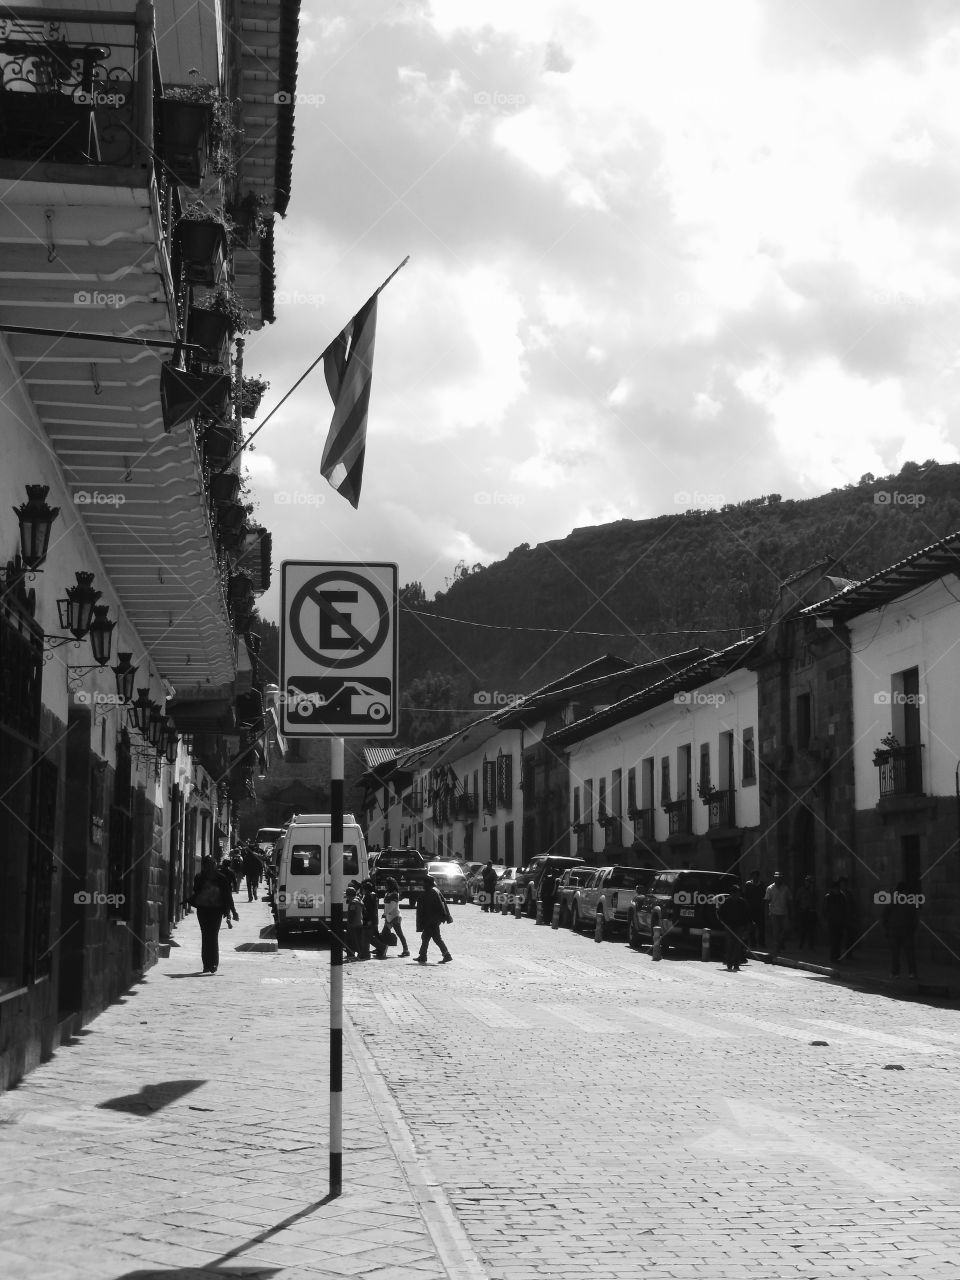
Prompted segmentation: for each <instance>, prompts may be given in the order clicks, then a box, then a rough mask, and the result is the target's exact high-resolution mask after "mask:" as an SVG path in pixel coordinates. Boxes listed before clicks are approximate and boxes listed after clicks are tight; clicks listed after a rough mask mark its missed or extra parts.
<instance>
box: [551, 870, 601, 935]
mask: <svg viewBox="0 0 960 1280" xmlns="http://www.w3.org/2000/svg"><path fill="white" fill-rule="evenodd" d="M596 870H597V869H596V867H585V866H580V867H568V869H567V870H566V871H565V872H564V873H563V875H562V876H561V877H560V883H559V884H558V885H557V898H556V900H557V902H558V903H559V904H560V927H561V928H562V929H565V928H566V927H567V925H569V923H570V917H571V915H572V911H573V904H574V901H575V900H576V899H577V898H578V895H579V893H580V890H581V888H582V887H583V886H584V885H586V884H589V883H590V881H591V880H592V879H593V877H594V876H595V875H596Z"/></svg>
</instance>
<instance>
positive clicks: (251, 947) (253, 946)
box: [234, 942, 277, 951]
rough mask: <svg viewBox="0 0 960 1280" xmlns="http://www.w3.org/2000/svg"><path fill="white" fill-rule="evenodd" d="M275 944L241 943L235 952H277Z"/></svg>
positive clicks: (235, 948)
mask: <svg viewBox="0 0 960 1280" xmlns="http://www.w3.org/2000/svg"><path fill="white" fill-rule="evenodd" d="M276 949H277V944H276V943H275V942H241V943H240V945H239V946H237V947H234V951H276Z"/></svg>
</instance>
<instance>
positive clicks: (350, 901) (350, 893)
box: [344, 881, 370, 960]
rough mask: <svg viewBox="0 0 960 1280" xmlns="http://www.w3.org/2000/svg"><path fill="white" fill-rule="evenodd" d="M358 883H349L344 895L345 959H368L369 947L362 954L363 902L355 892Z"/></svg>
mask: <svg viewBox="0 0 960 1280" xmlns="http://www.w3.org/2000/svg"><path fill="white" fill-rule="evenodd" d="M358 888H359V885H358V884H357V883H356V881H354V882H353V884H351V885H350V887H349V888H348V889H347V892H346V894H345V895H344V898H345V901H344V907H345V912H344V914H345V917H346V927H347V948H346V951H347V955H346V958H347V960H369V959H370V949H369V948H367V954H366V955H364V954H363V949H364V948H363V903H362V902H361V901H360V896H359V894H358V893H357V889H358Z"/></svg>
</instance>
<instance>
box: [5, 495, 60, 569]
mask: <svg viewBox="0 0 960 1280" xmlns="http://www.w3.org/2000/svg"><path fill="white" fill-rule="evenodd" d="M49 492H50V486H49V485H48V484H28V485H27V500H26V502H24V503H23V504H22V505H21V506H19V507H14V508H13V512H14V515H15V516H16V517H17V521H18V523H19V525H20V562H21V565H22V567H23V568H24V569H28V570H29V571H30V572H31V573H36V572H38V571H39V569H40V565H42V564H43V562H44V560H45V559H46V558H47V548H48V547H49V545H50V530H51V528H52V527H53V522H54V520H56V518H57V516H58V515H59V514H60V508H59V507H51V506H49V505H48V503H47V501H46V497H47V494H48V493H49ZM8 572H9V570H8Z"/></svg>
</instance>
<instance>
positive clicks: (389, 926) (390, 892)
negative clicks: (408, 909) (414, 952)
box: [377, 879, 410, 960]
mask: <svg viewBox="0 0 960 1280" xmlns="http://www.w3.org/2000/svg"><path fill="white" fill-rule="evenodd" d="M384 888H385V890H386V892H385V893H384V895H383V929H382V930H381V931H380V933H379V934H378V936H377V955H378V956H379V957H380V959H381V960H382V959H383V957H384V956H385V955H386V954H387V944H386V942H385V938H386V937H387V935H388V934H389V933H395V934H396V935H397V939H398V941H399V942H400V943H401V944H402V946H403V950H402V951H401V952H400V959H401V960H402V959H403V958H404V956H408V955H409V954H410V949H409V947H408V946H407V940H406V938H405V937H404V936H403V927H402V923H401V914H400V886H399V885H398V884H397V882H396V880H393V879H390V880H387V882H386V884H385V885H384Z"/></svg>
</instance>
